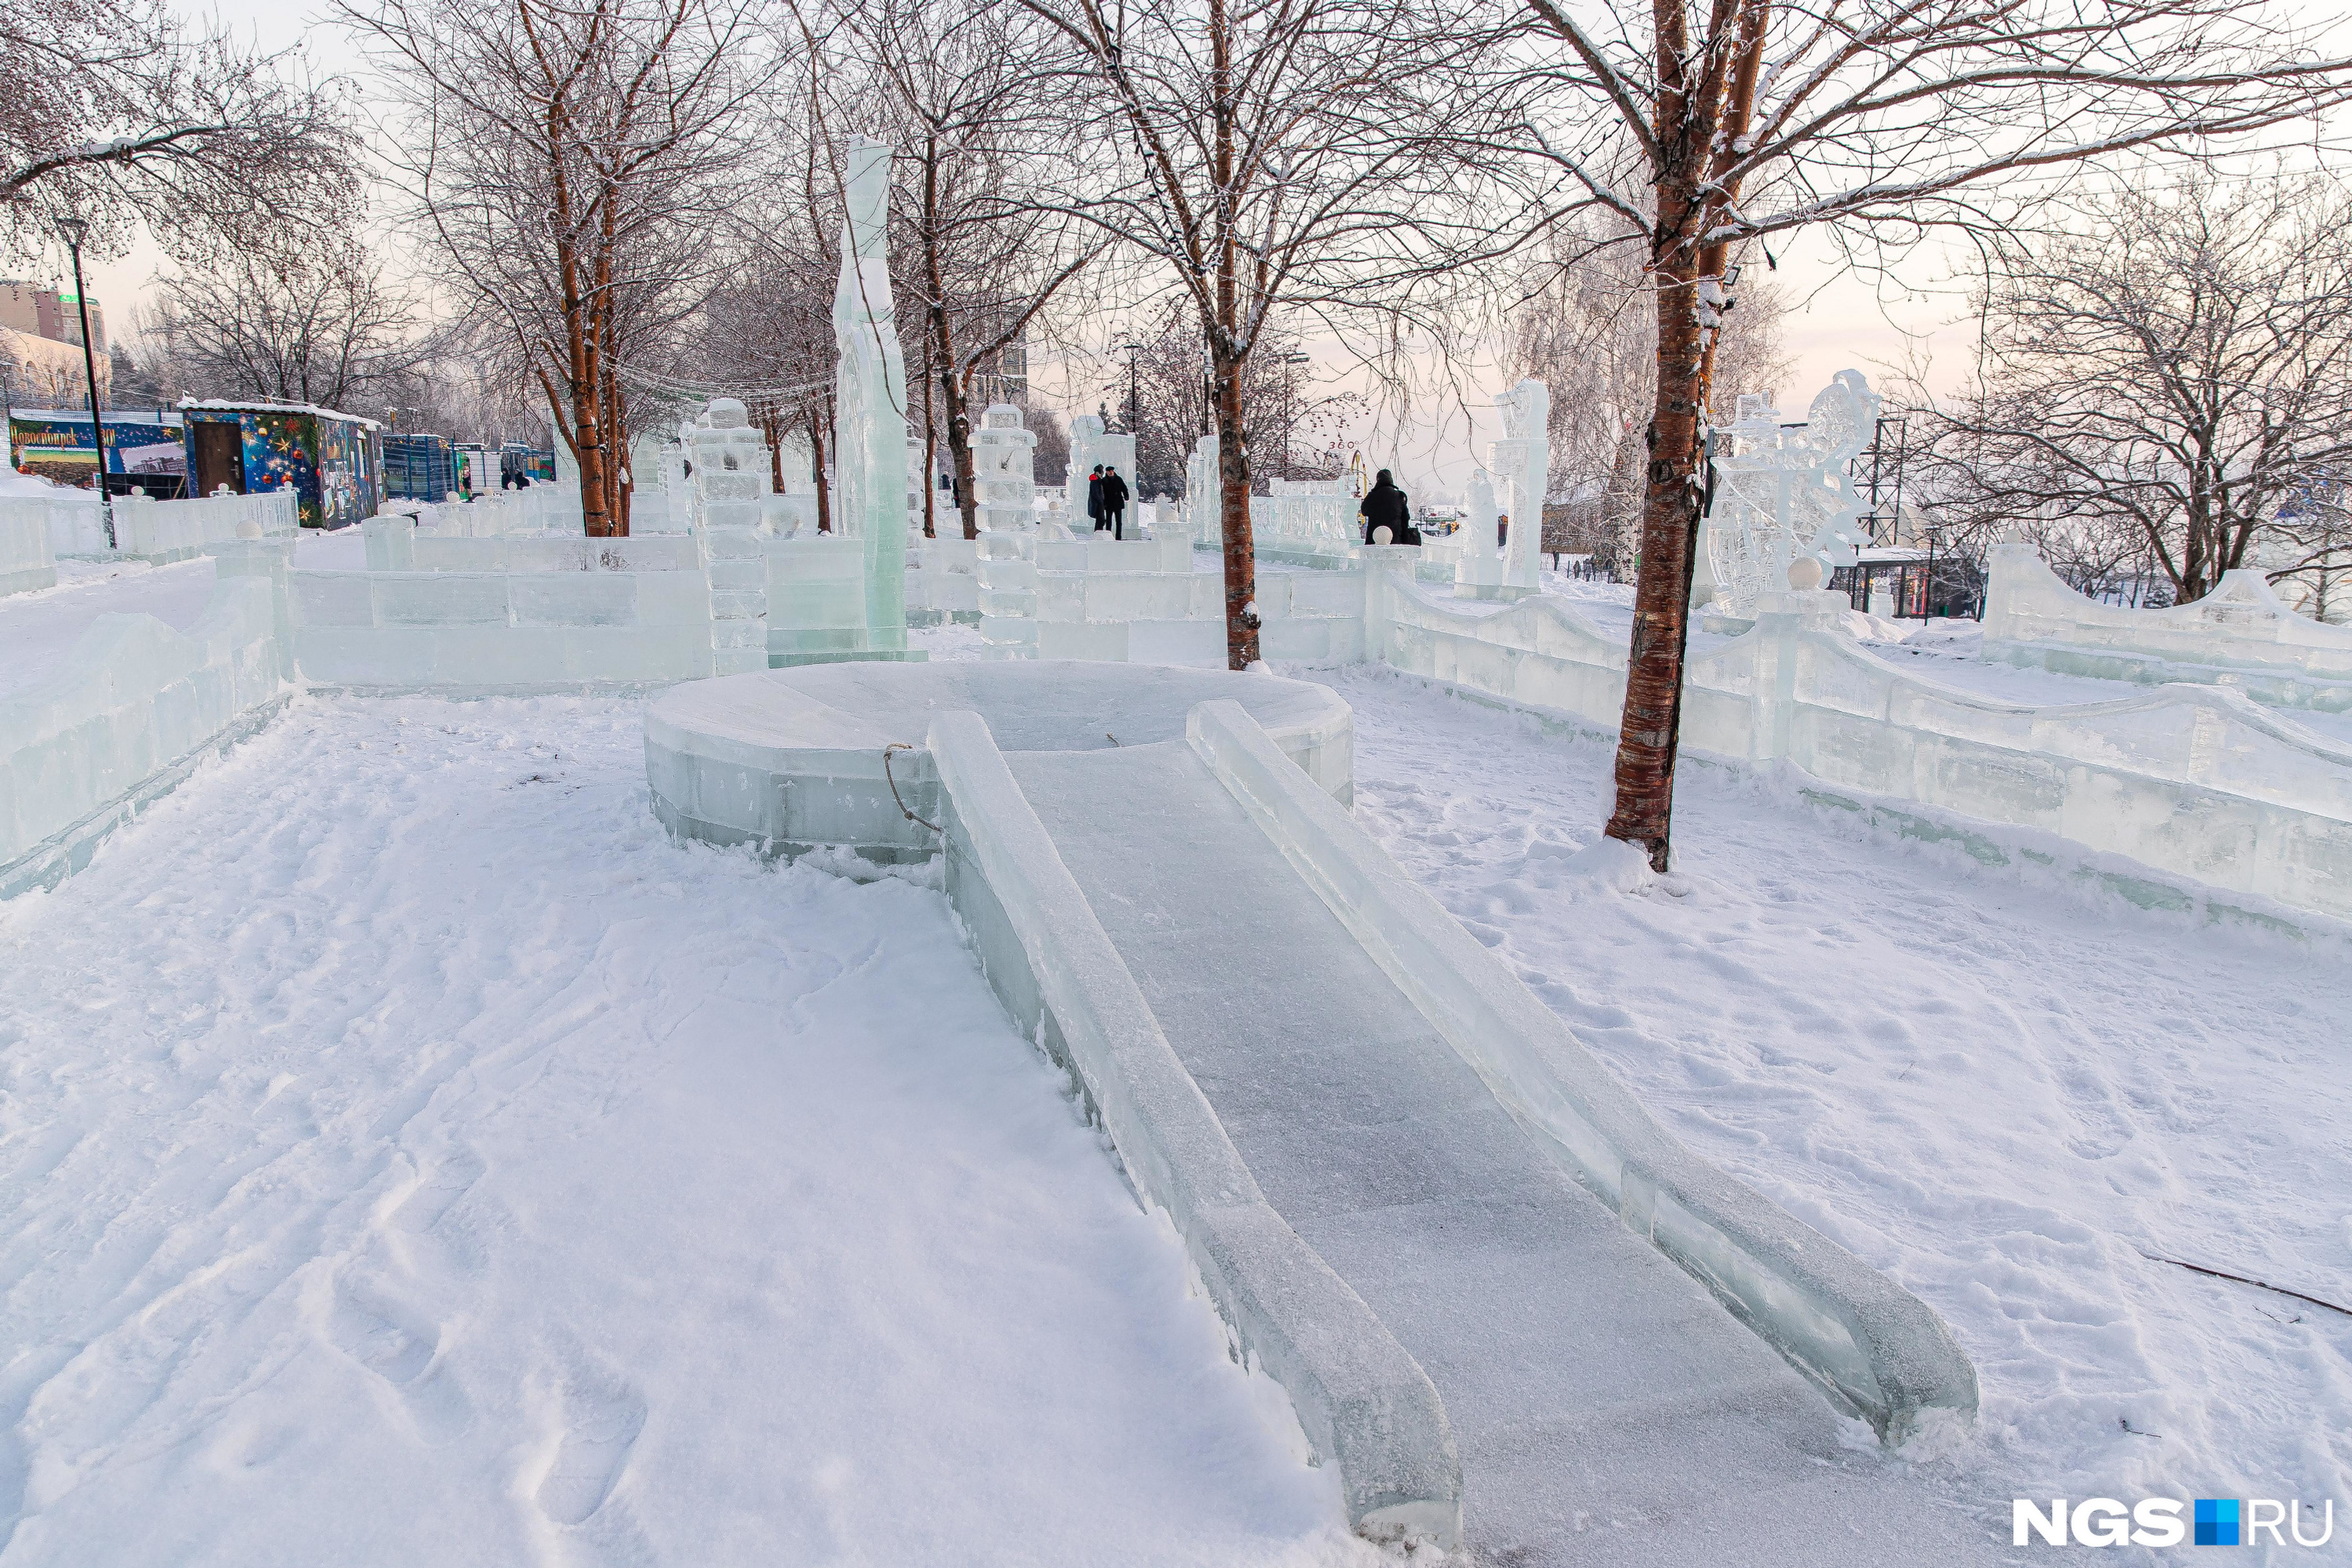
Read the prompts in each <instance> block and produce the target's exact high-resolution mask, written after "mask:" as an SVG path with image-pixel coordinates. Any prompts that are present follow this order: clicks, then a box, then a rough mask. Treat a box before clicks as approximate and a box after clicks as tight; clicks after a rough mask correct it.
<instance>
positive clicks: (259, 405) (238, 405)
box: [180, 397, 383, 430]
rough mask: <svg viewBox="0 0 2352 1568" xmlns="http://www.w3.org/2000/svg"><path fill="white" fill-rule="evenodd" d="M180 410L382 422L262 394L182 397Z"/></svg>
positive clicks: (380, 425)
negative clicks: (277, 400)
mask: <svg viewBox="0 0 2352 1568" xmlns="http://www.w3.org/2000/svg"><path fill="white" fill-rule="evenodd" d="M180 407H181V409H182V411H183V412H184V411H186V410H188V409H191V408H212V409H218V410H219V411H220V412H222V413H224V414H311V415H316V416H318V417H320V418H321V419H341V420H343V421H345V422H346V423H348V424H352V425H364V426H367V427H368V428H369V429H371V430H381V429H383V422H382V421H380V420H375V419H371V418H369V417H368V416H366V415H364V414H346V413H344V412H343V411H342V410H341V409H340V408H321V407H320V406H319V405H317V404H315V403H272V402H271V401H270V400H269V399H268V398H266V397H241V398H232V397H183V398H182V399H180Z"/></svg>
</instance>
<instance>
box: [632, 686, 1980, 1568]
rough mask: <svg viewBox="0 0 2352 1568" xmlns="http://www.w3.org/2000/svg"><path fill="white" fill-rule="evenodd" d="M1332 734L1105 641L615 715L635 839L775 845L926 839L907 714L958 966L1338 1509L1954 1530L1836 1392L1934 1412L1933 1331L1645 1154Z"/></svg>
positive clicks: (1968, 1397)
mask: <svg viewBox="0 0 2352 1568" xmlns="http://www.w3.org/2000/svg"><path fill="white" fill-rule="evenodd" d="M1350 739H1351V735H1350V727H1349V717H1348V713H1347V709H1346V706H1345V704H1344V703H1342V702H1340V701H1339V699H1338V698H1337V697H1336V696H1335V695H1333V694H1332V693H1330V692H1329V691H1328V690H1327V689H1323V688H1320V687H1316V686H1313V685H1310V684H1308V683H1306V682H1299V681H1289V680H1282V679H1276V678H1272V677H1267V676H1262V675H1252V676H1235V675H1226V674H1223V673H1222V672H1213V671H1194V670H1176V669H1159V668H1150V667H1138V666H1120V665H1062V666H1057V665H1054V664H1019V663H1003V664H993V663H992V664H974V665H962V666H956V665H928V666H899V665H883V664H844V665H832V666H821V667H815V668H806V669H799V670H790V671H786V670H777V671H771V672H768V673H766V674H753V675H745V676H734V677H728V678H725V679H719V680H714V681H704V682H696V683H693V684H692V685H689V686H684V687H680V688H677V689H674V690H673V691H671V692H670V693H668V694H667V695H665V696H664V697H663V698H661V699H660V700H657V701H656V703H655V704H654V706H653V708H652V709H651V710H649V712H648V717H647V721H646V755H647V770H648V777H649V779H650V780H651V782H652V784H653V795H654V800H655V805H656V811H657V812H658V813H659V814H660V815H661V816H662V817H663V819H664V820H665V821H666V822H667V823H668V824H669V825H670V826H671V827H672V828H673V830H674V831H677V832H680V833H684V834H687V835H689V836H693V837H705V838H711V839H715V840H719V841H723V842H743V841H747V840H756V841H760V842H762V843H763V844H765V845H767V846H769V847H771V848H772V849H773V850H775V851H777V852H791V851H796V850H798V849H800V848H803V847H810V846H813V845H817V844H843V845H848V846H851V847H856V848H857V849H859V850H860V851H861V852H863V853H866V854H868V855H872V856H875V857H877V858H885V859H891V858H913V857H927V856H929V855H930V854H932V853H935V852H937V851H938V850H939V849H940V847H941V836H940V835H938V834H934V833H933V832H932V831H931V830H930V829H929V828H928V827H924V826H919V825H917V824H914V823H912V822H910V821H909V820H908V818H907V816H906V813H905V810H904V809H903V808H902V806H901V805H899V804H898V802H897V801H894V800H893V798H892V796H891V795H890V794H889V793H888V788H887V785H888V782H889V781H888V780H886V777H885V775H884V773H883V759H882V748H883V747H884V746H886V745H887V744H889V743H891V742H898V741H909V742H913V741H919V742H922V743H923V744H922V749H921V750H919V751H916V752H898V754H897V765H896V783H897V784H898V791H899V792H900V795H902V796H903V797H904V801H905V806H907V807H911V808H912V810H913V812H914V814H915V815H916V816H920V817H922V818H925V819H927V820H928V821H929V822H932V823H938V824H940V826H941V827H942V828H943V830H944V849H945V854H946V864H947V885H948V891H949V896H950V898H951V899H952V900H954V901H955V903H956V905H957V908H958V910H959V912H960V913H961V915H962V917H963V919H964V920H965V921H966V923H967V924H968V925H969V926H970V928H971V931H972V932H973V937H974V943H975V947H976V949H977V950H978V955H979V958H980V962H981V963H982V968H983V970H984V971H985V972H986V973H987V974H988V977H989V980H990V983H991V984H992V986H993V987H994V988H995V989H996V991H997V993H998V994H999V995H1000V996H1001V997H1002V998H1003V1000H1004V1002H1005V1004H1006V1005H1007V1007H1008V1009H1009V1010H1010V1011H1011V1012H1012V1013H1013V1015H1014V1016H1015V1017H1016V1018H1017V1019H1019V1020H1020V1021H1021V1023H1022V1024H1023V1026H1024V1027H1025V1028H1027V1029H1029V1030H1030V1031H1031V1032H1032V1035H1033V1037H1034V1038H1035V1039H1037V1040H1038V1042H1039V1044H1040V1045H1041V1046H1042V1047H1044V1048H1045V1049H1046V1050H1047V1051H1049V1052H1050V1053H1052V1054H1053V1055H1055V1057H1057V1058H1060V1059H1062V1060H1063V1061H1064V1062H1066V1064H1067V1065H1068V1066H1069V1067H1070V1068H1072V1069H1073V1071H1074V1072H1075V1074H1076V1077H1077V1078H1078V1079H1079V1081H1080V1082H1081V1083H1082V1084H1083V1086H1084V1088H1085V1091H1086V1093H1087V1098H1088V1100H1089V1103H1090V1106H1091V1108H1092V1109H1093V1110H1094V1112H1095V1113H1096V1114H1097V1116H1098V1117H1099V1118H1100V1120H1101V1121H1102V1123H1103V1125H1104V1126H1105V1128H1106V1129H1107V1131H1108V1132H1109V1133H1110V1135H1111V1137H1112V1140H1113V1142H1114V1143H1115V1145H1116V1146H1117V1148H1118V1152H1119V1155H1120V1158H1121V1159H1122V1160H1123V1161H1124V1162H1125V1163H1126V1166H1127V1168H1128V1170H1129V1173H1130V1174H1131V1176H1132V1177H1133V1179H1134V1181H1135V1184H1136V1187H1137V1190H1138V1191H1139V1194H1142V1196H1143V1197H1144V1199H1145V1201H1146V1202H1148V1203H1150V1204H1152V1205H1155V1206H1158V1207H1160V1208H1161V1209H1163V1210H1164V1211H1165V1212H1167V1214H1168V1215H1170V1217H1171V1220H1172V1221H1173V1222H1174V1224H1175V1226H1176V1227H1177V1229H1178V1231H1179V1232H1180V1234H1181V1236H1182V1237H1183V1238H1184V1241H1185V1245H1186V1247H1187V1248H1188V1250H1189V1251H1190V1252H1191V1255H1192V1258H1193V1261H1194V1264H1195V1267H1196V1268H1198V1269H1199V1270H1200V1272H1201V1275H1202V1280H1203V1283H1204V1284H1205V1286H1206V1287H1207V1289H1208V1290H1209V1292H1210V1294H1211V1295H1212V1296H1213V1298H1214V1300H1215V1301H1216V1303H1217V1306H1218V1309H1219V1310H1220V1312H1221V1313H1222V1314H1223V1317H1224V1318H1225V1321H1226V1322H1227V1323H1228V1325H1229V1326H1230V1328H1231V1330H1232V1331H1233V1334H1234V1340H1235V1342H1236V1344H1237V1346H1238V1348H1239V1349H1240V1350H1241V1351H1242V1352H1244V1353H1246V1354H1247V1355H1248V1356H1249V1357H1250V1358H1251V1359H1252V1361H1253V1362H1254V1363H1255V1364H1257V1365H1260V1366H1262V1367H1263V1368H1264V1369H1265V1371H1267V1372H1268V1373H1271V1374H1272V1375H1274V1376H1275V1377H1276V1379H1277V1380H1278V1381H1279V1382H1281V1383H1282V1384H1283V1386H1284V1387H1285V1389H1286V1392H1288V1393H1289V1394H1290V1396H1291V1399H1292V1403H1293V1405H1294V1407H1295V1408H1296V1409H1297V1412H1298V1415H1299V1419H1300V1424H1301V1426H1302V1427H1303V1428H1304V1430H1305V1431H1306V1433H1307V1436H1308V1438H1309V1440H1310V1442H1312V1443H1313V1444H1314V1446H1315V1447H1316V1450H1317V1453H1318V1458H1320V1459H1321V1460H1322V1461H1324V1462H1327V1463H1331V1464H1334V1465H1336V1466H1337V1468H1338V1469H1339V1474H1340V1477H1341V1481H1342V1491H1343V1495H1344V1497H1345V1500H1346V1503H1347V1506H1348V1509H1349V1517H1350V1520H1351V1522H1353V1523H1354V1524H1355V1525H1356V1526H1357V1528H1358V1529H1359V1530H1360V1531H1362V1532H1363V1533H1365V1534H1367V1535H1370V1536H1372V1537H1375V1538H1381V1537H1389V1538H1398V1537H1419V1538H1422V1539H1427V1540H1431V1541H1434V1542H1446V1543H1451V1542H1454V1540H1455V1539H1457V1538H1460V1539H1463V1540H1465V1541H1466V1542H1467V1543H1468V1544H1469V1545H1470V1546H1471V1547H1472V1548H1473V1549H1474V1551H1475V1552H1478V1553H1479V1554H1480V1555H1482V1556H1491V1557H1495V1558H1497V1559H1498V1560H1504V1561H1515V1560H1516V1561H1524V1562H1526V1563H1570V1562H1584V1561H1596V1562H1598V1561H1606V1562H1609V1563H1662V1564H1664V1563H1697V1562H1717V1561H1720V1562H1727V1563H1728V1562H1738V1563H1792V1564H1793V1563H1805V1564H1828V1563H1877V1562H1884V1561H1889V1560H1891V1559H1889V1558H1888V1557H1887V1556H1886V1553H1887V1552H1889V1551H1891V1550H1895V1549H1896V1546H1897V1543H1900V1546H1899V1550H1900V1554H1901V1557H1902V1560H1903V1561H1906V1562H1910V1563H1975V1562H1986V1563H1990V1562H1992V1561H1995V1560H1996V1554H1995V1552H1994V1551H1993V1536H1992V1532H1991V1531H1990V1527H1989V1526H1987V1525H1985V1524H1984V1523H1982V1522H1981V1521H1976V1520H1973V1519H1970V1518H1969V1517H1968V1516H1967V1514H1966V1513H1965V1512H1964V1511H1962V1510H1961V1509H1960V1507H1959V1505H1958V1504H1956V1503H1955V1502H1954V1501H1953V1500H1950V1499H1948V1498H1946V1497H1942V1496H1939V1495H1938V1494H1937V1493H1936V1492H1935V1491H1934V1490H1933V1489H1931V1488H1930V1487H1929V1486H1928V1485H1927V1484H1926V1483H1924V1482H1921V1481H1918V1480H1916V1479H1912V1478H1911V1477H1908V1476H1906V1475H1905V1474H1904V1473H1902V1472H1901V1471H1900V1470H1898V1469H1897V1468H1895V1467H1893V1466H1890V1465H1888V1464H1886V1463H1885V1461H1884V1460H1883V1459H1881V1458H1879V1457H1878V1455H1877V1454H1876V1453H1874V1452H1862V1451H1858V1450H1857V1449H1856V1447H1854V1445H1853V1443H1852V1442H1851V1440H1850V1439H1849V1438H1848V1437H1847V1436H1845V1434H1846V1432H1847V1431H1848V1430H1849V1429H1850V1428H1848V1427H1847V1426H1845V1425H1844V1424H1843V1422H1842V1420H1841V1410H1843V1412H1847V1413H1851V1414H1853V1415H1860V1416H1862V1417H1863V1418H1864V1419H1866V1420H1868V1421H1869V1422H1870V1423H1871V1425H1872V1426H1874V1428H1876V1429H1877V1430H1878V1432H1879V1433H1880V1435H1881V1436H1882V1437H1884V1438H1886V1439H1888V1440H1889V1441H1893V1440H1898V1439H1900V1438H1901V1437H1902V1436H1905V1435H1906V1433H1907V1432H1908V1431H1910V1430H1911V1429H1912V1428H1913V1427H1914V1426H1916V1425H1917V1424H1919V1423H1920V1422H1922V1421H1923V1420H1924V1421H1933V1420H1939V1419H1965V1418H1966V1417H1968V1416H1969V1415H1973V1413H1974V1409H1975V1404H1976V1380H1975V1373H1974V1371H1973V1369H1972V1368H1971V1367H1970V1365H1969V1362H1968V1360H1967V1358H1966V1357H1965V1356H1964V1355H1963V1354H1962V1353H1961V1352H1960V1351H1959V1349H1958V1346H1957V1345H1956V1344H1955V1343H1954V1342H1952V1340H1951V1337H1950V1335H1949V1334H1948V1331H1946V1330H1945V1329H1944V1327H1943V1325H1942V1323H1941V1322H1940V1321H1938V1320H1937V1318H1936V1317H1935V1316H1934V1314H1933V1313H1932V1312H1931V1311H1929V1310H1927V1307H1926V1306H1925V1305H1924V1304H1922V1303H1920V1302H1919V1301H1918V1300H1916V1299H1915V1298H1913V1297H1911V1296H1910V1295H1909V1294H1907V1293H1906V1292H1905V1291H1903V1290H1901V1289H1898V1288H1896V1287H1895V1285H1894V1284H1893V1283H1892V1282H1891V1281H1889V1280H1887V1279H1885V1278H1884V1277H1882V1276H1880V1275H1878V1274H1877V1273H1876V1272H1874V1270H1871V1269H1869V1268H1866V1267H1864V1265H1863V1264H1862V1263H1861V1262H1859V1261H1858V1260H1857V1259H1854V1258H1852V1257H1851V1256H1850V1255H1848V1254H1846V1253H1844V1252H1843V1250H1842V1249H1840V1248H1838V1247H1834V1246H1832V1244H1830V1243H1829V1242H1828V1241H1827V1240H1826V1239H1824V1238H1823V1237H1820V1236H1819V1235H1818V1234H1816V1233H1814V1232H1812V1231H1811V1230H1810V1229H1809V1228H1807V1227H1806V1226H1802V1225H1801V1224H1799V1223H1798V1222H1797V1221H1796V1220H1794V1219H1793V1218H1791V1217H1790V1216H1789V1215H1785V1214H1783V1213H1781V1212H1780V1210H1779V1209H1777V1208H1776V1207H1774V1206H1773V1205H1769V1204H1768V1203H1766V1202H1764V1200H1762V1199H1761V1198H1760V1197H1758V1196H1757V1195H1756V1194H1753V1193H1751V1192H1749V1191H1748V1190H1747V1189H1746V1188H1744V1187H1742V1186H1740V1185H1739V1184H1737V1183H1735V1182H1733V1181H1731V1180H1730V1179H1729V1178H1728V1177H1727V1176H1725V1175H1724V1174H1723V1173H1720V1172H1719V1171H1717V1170H1716V1169H1714V1168H1713V1167H1712V1166H1710V1165H1707V1164H1706V1163H1705V1162H1703V1161H1700V1160H1698V1159H1697V1158H1696V1156H1694V1155H1692V1154H1691V1153H1690V1152H1689V1151H1687V1150H1686V1149H1684V1148H1683V1147H1682V1146H1681V1145H1680V1144H1679V1143H1678V1142H1676V1141H1675V1140H1674V1139H1673V1138H1672V1137H1670V1136H1669V1135H1668V1134H1667V1133H1665V1132H1664V1130H1663V1129H1661V1128H1660V1127H1659V1126H1658V1125H1657V1124H1656V1122H1655V1121H1654V1120H1652V1119H1651V1118H1650V1117H1649V1116H1648V1114H1647V1112H1646V1111H1644V1110H1643V1109H1642V1108H1641V1107H1640V1106H1639V1104H1638V1103H1637V1102H1635V1101H1634V1100H1633V1097H1632V1096H1631V1095H1630V1094H1629V1093H1627V1092H1626V1091H1625V1090H1624V1089H1623V1088H1622V1086H1621V1085H1619V1084H1618V1083H1617V1082H1616V1080H1615V1079H1614V1078H1613V1077H1612V1075H1610V1074H1609V1073H1608V1072H1607V1070H1606V1069H1605V1068H1601V1066H1600V1065H1599V1064H1598V1063H1597V1062H1596V1061H1595V1060H1594V1059H1593V1058H1591V1057H1590V1056H1589V1055H1588V1054H1587V1053H1586V1052H1585V1051H1584V1050H1583V1048H1582V1047H1580V1045H1579V1044H1578V1043H1577V1042H1576V1040H1575V1039H1574V1037H1573V1036H1572V1035H1570V1032H1569V1031H1568V1029H1567V1027H1566V1026H1565V1025H1563V1024H1561V1023H1560V1021H1559V1019H1558V1018H1557V1016H1554V1015H1553V1014H1551V1013H1550V1011H1549V1009H1547V1008H1545V1007H1544V1006H1543V1005H1542V1004H1541V1003H1540V1002H1539V1001H1538V999H1537V998H1535V997H1534V996H1533V995H1532V994H1530V993H1528V991H1527V989H1526V987H1525V986H1524V985H1522V984H1519V982H1518V981H1517V978H1516V977H1515V976H1513V975H1512V974H1511V973H1509V972H1508V971H1507V969H1506V968H1505V967H1504V966H1503V965H1502V964H1501V963H1500V962H1499V961H1498V960H1496V958H1495V957H1494V956H1493V955H1492V954H1491V953H1489V952H1486V949H1485V948H1484V947H1483V946H1481V945H1480V944H1479V943H1478V942H1476V941H1475V939H1473V938H1471V937H1470V936H1469V935H1468V934H1467V933H1466V932H1465V931H1463V930H1462V929H1461V927H1460V926H1459V925H1458V924H1457V923H1455V922H1454V921H1453V920H1452V918H1451V917H1450V916H1448V915H1446V914H1445V913H1444V910H1442V909H1441V908H1440V907H1439V906H1438V905H1437V904H1436V903H1435V902H1434V900H1431V899H1430V898H1429V897H1428V895H1427V894H1426V893H1424V892H1423V891H1422V890H1421V889H1419V888H1418V887H1417V886H1416V885H1414V884H1413V883H1412V881H1411V880H1410V879H1408V878H1406V877H1405V876H1404V875H1403V873H1402V871H1401V870H1399V869H1398V868H1396V867H1395V866H1394V864H1393V863H1392V862H1391V861H1390V860H1389V859H1388V858H1387V856H1386V855H1385V854H1384V853H1383V852H1382V851H1381V849H1380V847H1378V846H1377V845H1376V844H1374V843H1372V841H1371V840H1370V838H1369V837H1367V836H1365V835H1364V834H1363V832H1362V831H1361V830H1360V828H1359V827H1357V826H1356V825H1355V823H1354V822H1353V820H1352V818H1350V817H1349V815H1348V813H1347V811H1346V809H1345V807H1344V805H1343V804H1342V803H1343V802H1344V801H1345V800H1346V799H1347V798H1348V797H1349V795H1350V793H1351V789H1352V782H1351V781H1352V762H1351V755H1350ZM1775 1352H1778V1353H1777V1354H1776V1353H1775ZM1824 1395H1826V1396H1827V1397H1824ZM1938 1412H1941V1413H1943V1414H1941V1415H1938V1414H1937V1413H1938ZM1513 1552H1517V1553H1519V1554H1520V1556H1518V1557H1517V1558H1516V1559H1514V1558H1513V1557H1512V1556H1511V1555H1510V1554H1511V1553H1513Z"/></svg>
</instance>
